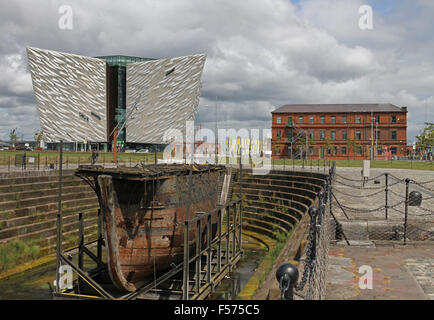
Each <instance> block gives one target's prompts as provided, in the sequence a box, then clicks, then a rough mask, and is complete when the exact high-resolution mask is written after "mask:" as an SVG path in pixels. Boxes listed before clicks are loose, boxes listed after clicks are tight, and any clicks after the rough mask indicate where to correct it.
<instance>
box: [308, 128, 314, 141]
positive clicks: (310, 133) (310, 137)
mask: <svg viewBox="0 0 434 320" xmlns="http://www.w3.org/2000/svg"><path fill="white" fill-rule="evenodd" d="M313 138H314V133H313V130H310V131H309V139H310V140H313Z"/></svg>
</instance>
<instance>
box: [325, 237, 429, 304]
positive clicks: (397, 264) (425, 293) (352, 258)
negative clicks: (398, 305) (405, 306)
mask: <svg viewBox="0 0 434 320" xmlns="http://www.w3.org/2000/svg"><path fill="white" fill-rule="evenodd" d="M361 266H369V267H371V268H372V271H373V274H372V275H373V287H372V289H362V288H360V286H359V279H360V277H361V276H363V275H364V274H365V272H361V273H359V268H360V267H361ZM433 296H434V246H424V247H415V246H409V247H404V246H380V247H378V246H377V247H367V246H345V247H343V246H332V247H331V248H330V250H329V273H328V278H327V293H326V299H328V300H348V299H350V300H427V299H433Z"/></svg>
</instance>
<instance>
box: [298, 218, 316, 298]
mask: <svg viewBox="0 0 434 320" xmlns="http://www.w3.org/2000/svg"><path fill="white" fill-rule="evenodd" d="M314 235H315V220H314V219H312V218H311V219H310V225H309V234H308V236H307V241H308V243H307V248H306V260H305V261H304V269H303V276H302V278H301V281H300V282H299V283H298V284H297V285H296V286H295V290H297V291H300V290H303V288H304V286H305V285H306V282H307V276H308V274H309V273H310V271H311V268H312V267H313V263H312V261H311V260H312V256H313V255H312V253H313V250H314V248H313V237H314Z"/></svg>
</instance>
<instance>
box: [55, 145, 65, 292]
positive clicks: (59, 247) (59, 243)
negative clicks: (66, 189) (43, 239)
mask: <svg viewBox="0 0 434 320" xmlns="http://www.w3.org/2000/svg"><path fill="white" fill-rule="evenodd" d="M62 156H63V140H60V167H59V197H58V204H57V247H56V258H57V261H56V263H57V268H56V292H57V293H59V292H60V274H59V271H60V265H61V263H60V261H61V257H60V254H61V252H62ZM56 159H57V157H56Z"/></svg>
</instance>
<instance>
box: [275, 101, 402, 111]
mask: <svg viewBox="0 0 434 320" xmlns="http://www.w3.org/2000/svg"><path fill="white" fill-rule="evenodd" d="M371 111H373V112H406V111H407V110H406V108H405V109H402V108H400V107H397V106H395V105H393V104H390V103H371V104H369V103H368V104H366V103H363V104H362V103H360V104H285V105H284V106H282V107H280V108H278V109H276V110H274V111H272V112H271V113H304V112H305V113H314V112H334V113H336V112H371Z"/></svg>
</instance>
